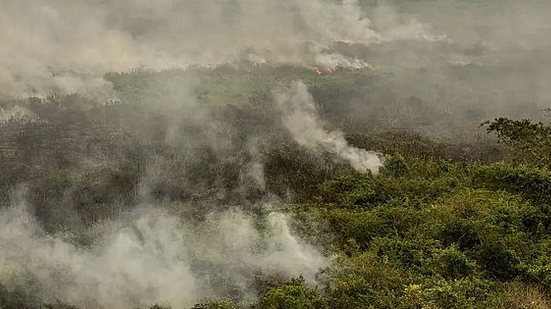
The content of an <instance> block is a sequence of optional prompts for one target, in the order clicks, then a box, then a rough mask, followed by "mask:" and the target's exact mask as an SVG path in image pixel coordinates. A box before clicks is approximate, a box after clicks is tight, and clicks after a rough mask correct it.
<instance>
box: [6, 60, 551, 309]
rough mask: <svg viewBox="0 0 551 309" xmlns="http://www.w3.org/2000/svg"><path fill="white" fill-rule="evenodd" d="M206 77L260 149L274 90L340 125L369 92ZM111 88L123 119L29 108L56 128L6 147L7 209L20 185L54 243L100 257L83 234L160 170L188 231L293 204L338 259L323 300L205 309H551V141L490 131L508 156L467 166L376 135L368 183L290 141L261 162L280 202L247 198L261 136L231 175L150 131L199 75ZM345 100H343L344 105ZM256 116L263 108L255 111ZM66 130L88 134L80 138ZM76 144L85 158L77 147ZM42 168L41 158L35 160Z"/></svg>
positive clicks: (307, 234) (89, 108)
mask: <svg viewBox="0 0 551 309" xmlns="http://www.w3.org/2000/svg"><path fill="white" fill-rule="evenodd" d="M197 70H198V71H199V73H201V74H199V75H194V76H195V77H194V78H195V79H196V80H195V82H198V84H199V85H200V86H198V87H197V88H196V89H195V91H196V93H194V94H193V95H194V96H197V97H198V98H199V102H200V103H201V104H209V103H212V102H219V101H222V100H229V102H226V103H227V104H225V105H224V106H222V107H221V111H220V113H219V114H215V116H220V115H224V117H227V118H223V117H222V120H223V121H225V122H226V123H227V124H228V127H229V128H230V129H228V131H231V128H235V127H240V128H246V129H247V130H245V131H247V132H254V133H256V134H264V133H265V132H267V131H269V130H268V129H266V127H264V126H263V125H266V126H270V127H269V129H270V130H274V131H277V130H276V129H273V126H272V123H271V122H270V121H266V119H268V118H267V115H268V114H270V113H271V112H272V111H270V110H266V111H263V110H262V109H263V107H261V106H259V105H257V104H256V102H262V104H267V101H269V100H270V99H269V98H270V94H269V92H270V91H271V89H273V87H274V86H277V85H279V84H284V83H285V82H286V81H288V80H292V79H299V78H300V79H305V82H306V83H307V84H308V85H309V86H311V87H312V92H313V94H314V96H315V97H316V99H318V98H321V100H320V101H321V104H322V113H323V112H324V111H327V112H328V113H330V108H331V107H332V106H333V107H334V105H332V104H331V102H333V101H339V100H342V99H343V96H346V97H348V96H350V95H351V93H352V94H353V93H354V91H353V89H355V88H356V87H357V85H359V84H364V83H365V79H366V78H368V74H367V73H366V72H361V71H345V72H340V73H339V72H337V73H335V75H334V76H315V75H313V74H312V73H311V72H309V71H308V70H306V69H302V68H294V67H282V68H259V69H257V70H253V71H252V72H249V73H244V72H239V71H236V70H235V69H232V68H220V69H218V70H219V71H217V72H216V73H217V74H211V73H210V72H208V71H205V72H201V70H202V69H197ZM263 70H269V71H270V74H271V75H270V74H267V73H266V72H265V71H263ZM237 73H239V74H241V75H242V76H241V75H240V76H239V78H237V77H235V74H237ZM197 76H199V77H197ZM229 76H231V78H230V77H229ZM267 76H270V78H268V77H267ZM106 78H107V79H109V80H111V81H112V82H113V84H114V86H115V90H117V91H119V92H121V94H122V95H121V102H120V103H119V104H114V105H113V106H103V107H100V106H98V105H95V104H93V103H92V102H89V101H87V100H86V99H83V98H80V97H78V96H68V97H52V98H48V99H44V100H39V99H30V100H27V101H25V102H19V104H22V105H24V106H25V107H26V108H28V109H29V110H31V111H32V112H33V113H35V114H37V115H39V117H40V119H42V120H43V121H44V122H41V123H34V122H26V123H24V124H14V123H15V121H14V122H11V123H8V124H3V128H4V129H5V130H4V131H3V133H2V134H3V136H4V138H5V140H9V141H10V142H11V141H14V142H13V143H14V146H13V147H14V151H15V153H16V154H17V155H13V154H10V153H9V152H8V151H3V152H2V156H3V159H4V160H3V161H2V162H0V164H1V165H2V171H3V173H2V175H0V180H1V182H0V189H1V190H2V192H3V193H4V195H3V196H7V195H8V192H9V190H11V185H12V184H14V183H25V184H26V186H27V190H28V194H29V196H30V201H29V202H30V203H31V204H32V205H40V206H41V207H35V212H36V215H37V216H38V217H40V219H41V223H42V224H43V225H44V227H45V229H46V230H47V231H52V232H57V231H59V230H62V231H64V232H74V233H76V234H77V235H78V237H77V239H76V240H75V242H76V243H78V244H80V245H87V244H88V243H89V242H90V239H89V237H90V235H87V234H86V233H80V232H79V231H80V230H81V229H82V226H90V225H92V224H94V223H96V222H101V221H102V220H106V219H109V218H112V217H115V216H116V215H117V214H118V213H120V212H121V211H123V210H124V209H126V208H131V207H133V206H134V202H135V201H136V200H137V199H138V198H140V196H139V195H140V194H141V193H140V181H141V176H142V173H143V171H144V170H146V167H147V165H148V164H150V162H152V161H153V160H154V161H155V164H156V165H155V167H156V169H157V174H158V176H157V177H152V178H151V180H150V183H148V185H149V186H150V188H151V192H150V195H151V196H149V197H148V198H150V199H152V200H156V201H162V202H163V203H165V204H169V205H173V204H171V203H173V202H174V203H176V204H177V203H178V202H179V203H187V204H186V205H190V208H189V209H187V210H185V211H187V213H186V215H188V216H189V217H192V218H199V219H200V218H201V217H202V216H204V215H205V213H207V212H208V211H212V210H216V208H217V207H222V205H227V204H232V203H241V202H242V201H247V202H248V203H250V204H245V205H254V204H255V202H257V201H260V200H262V198H263V196H264V194H265V193H266V192H269V193H270V194H274V195H277V196H279V197H281V198H282V199H284V200H285V201H286V202H287V207H286V209H285V211H287V212H288V213H289V214H290V216H291V217H292V218H293V219H294V220H293V228H294V230H295V231H297V232H298V233H299V234H300V235H301V236H303V237H304V238H306V239H308V240H310V241H311V242H313V243H314V244H316V245H317V246H319V247H320V248H322V249H323V250H324V251H325V252H326V253H327V255H328V256H329V257H330V258H329V260H330V262H331V263H330V265H328V267H327V269H324V270H323V271H322V272H321V274H320V280H319V282H318V284H317V286H316V285H312V284H311V283H307V282H305V281H304V279H302V278H300V277H299V278H296V279H292V280H290V281H288V282H281V280H271V278H262V279H259V280H258V281H259V282H260V283H259V284H258V285H259V287H258V291H257V292H258V299H257V301H256V303H253V304H248V303H247V304H243V303H242V302H241V299H239V297H233V298H232V295H229V296H228V298H227V299H224V300H220V301H217V300H212V301H206V302H204V303H201V304H197V305H196V306H195V307H194V308H196V309H202V308H204V309H214V308H216V309H228V308H241V307H245V308H247V307H252V308H282V309H283V308H297V309H306V308H403V309H406V308H412V309H413V308H419V309H421V308H519V309H520V308H550V307H551V289H550V287H551V169H550V168H551V161H550V160H551V156H550V154H551V128H550V127H549V126H548V125H545V124H543V123H538V124H534V123H532V122H530V121H528V120H524V121H513V120H510V119H506V118H499V119H496V120H495V121H493V122H490V123H487V124H488V126H487V128H488V130H489V132H490V133H496V135H497V138H498V139H499V141H500V142H501V143H500V144H496V143H494V142H492V141H485V142H481V143H478V144H477V143H471V144H468V146H469V147H470V148H469V150H466V151H465V150H463V151H460V150H459V148H458V145H457V144H453V143H445V142H435V141H431V140H430V139H427V138H424V137H422V136H421V135H419V134H417V133H412V132H411V131H409V130H407V128H406V129H404V130H382V131H379V132H375V131H371V129H369V128H362V126H361V125H360V124H357V123H355V124H354V125H351V126H350V127H349V128H348V130H346V132H345V133H346V134H347V138H348V140H349V141H350V142H351V143H352V144H354V145H355V146H358V147H363V148H366V149H373V150H377V151H381V152H382V153H385V154H387V156H386V160H385V166H384V168H382V170H381V171H380V173H379V174H377V175H372V174H360V173H357V172H355V171H353V170H352V169H351V168H350V167H348V166H346V165H345V164H344V163H342V162H339V161H335V160H334V158H331V157H329V156H328V155H327V156H326V155H325V154H318V153H311V152H309V151H307V150H304V149H302V148H301V147H299V146H298V145H297V144H296V143H293V142H291V141H289V140H288V139H286V138H285V137H286V136H285V133H283V131H277V132H276V133H273V135H269V136H268V135H266V136H268V137H267V138H266V139H265V140H266V142H265V143H263V144H262V145H261V146H260V147H259V148H260V149H259V152H260V155H261V157H262V160H263V164H264V177H265V185H266V188H263V189H262V188H259V187H254V186H247V187H246V189H243V187H244V186H243V185H242V183H241V182H240V179H241V178H240V177H241V174H240V173H241V168H242V166H243V165H245V164H247V163H249V162H250V161H251V160H252V159H251V158H250V154H248V153H247V152H246V151H238V150H241V149H244V148H245V146H244V145H245V141H246V140H247V136H245V137H244V136H241V135H238V136H233V135H232V136H223V137H224V138H231V139H232V143H233V146H234V147H235V149H237V150H236V151H235V153H234V154H233V155H230V156H228V157H226V158H224V159H222V158H220V157H219V156H217V155H216V154H215V153H213V151H212V150H211V149H209V148H208V147H205V146H204V145H199V146H197V147H196V148H194V149H192V150H189V149H184V150H182V149H183V147H182V145H180V144H177V143H176V144H171V143H165V144H163V143H161V142H158V141H166V140H167V138H166V136H164V135H163V133H162V132H161V130H160V129H159V128H160V126H159V123H164V122H166V120H167V118H168V117H167V116H166V114H163V113H159V114H148V116H147V117H146V116H144V115H143V113H142V112H143V111H144V109H139V108H137V107H136V106H140V105H144V104H145V102H148V100H153V101H154V102H163V100H165V99H166V100H172V99H173V97H165V95H166V93H170V92H171V91H172V90H173V88H177V87H176V86H177V85H178V83H182V82H186V83H187V82H188V77H187V76H185V74H183V73H181V72H180V73H178V72H170V71H169V72H163V73H150V72H134V73H128V74H110V75H108V76H107V77H106ZM253 81H254V83H253ZM252 84H254V85H255V86H254V87H250V86H251V85H252ZM159 87H160V88H159ZM163 87H164V88H163ZM243 88H247V89H249V90H248V92H243V91H241V89H243ZM151 89H156V90H155V91H153V90H151ZM335 89H340V92H338V93H337V94H334V95H333V96H332V95H330V93H331V91H333V90H335ZM182 95H184V94H182ZM185 95H188V94H185ZM243 102H248V103H250V104H249V105H250V106H248V107H243V106H242V105H239V104H241V103H243ZM13 104H15V103H14V102H5V103H4V106H5V107H9V106H10V105H13ZM245 105H247V104H245ZM251 106H252V107H251ZM106 109H107V112H105V110H106ZM145 110H147V109H145ZM228 115H229V116H228ZM232 115H233V116H232ZM336 118H338V117H336ZM244 119H245V120H246V121H244ZM332 120H333V121H334V122H332V124H333V125H338V124H339V121H340V120H339V119H332ZM244 122H246V123H244ZM17 125H20V127H18V126H17ZM8 128H11V129H10V130H12V131H9V130H8ZM60 128H74V131H78V132H80V133H79V134H77V135H76V137H75V136H72V135H70V133H67V131H63V130H60ZM360 128H362V130H360ZM69 131H70V130H69ZM10 132H11V133H10ZM82 132H84V133H82ZM44 135H47V136H48V138H49V139H48V140H45V139H43V136H44ZM76 138H78V139H79V141H80V143H79V144H78V145H74V144H71V143H70V141H71V139H76ZM182 139H185V136H184V137H183V138H182ZM68 140H69V144H66V143H67V141H68ZM64 143H65V144H64ZM67 145H70V146H71V145H72V146H71V147H67ZM79 147H80V148H79ZM31 148H32V149H31ZM235 149H234V150H235ZM37 152H39V153H40V156H37V157H32V158H31V157H30V155H29V156H26V155H28V154H30V153H37ZM106 157H107V158H109V161H108V162H109V164H102V165H101V168H98V166H97V165H96V164H95V163H94V162H96V161H97V160H99V158H106ZM83 162H84V163H83ZM221 192H223V193H224V194H221ZM114 204H116V205H117V207H116V208H115V207H113V205H114ZM177 205H181V204H177ZM196 205H197V207H194V206H196ZM205 205H208V207H207V206H205ZM244 208H246V206H244ZM250 208H252V210H251V212H254V211H257V210H258V209H254V206H250ZM68 209H70V210H71V211H75V212H76V213H77V214H78V218H79V219H78V220H77V221H71V220H72V219H71V218H72V217H70V216H65V215H64V214H66V213H69V211H68ZM71 213H72V212H71ZM60 226H62V228H60ZM297 275H298V274H297ZM24 294H25V293H23V292H20V291H13V290H10V289H8V288H7V287H4V286H2V285H0V308H1V307H6V308H9V307H18V306H19V307H26V306H25V303H24V302H18V300H20V299H25V297H27V298H28V297H29V296H28V295H26V294H25V295H24ZM45 308H72V307H70V306H67V305H62V304H59V305H58V304H52V305H48V306H46V307H45ZM151 308H165V307H164V305H161V304H159V305H154V306H152V307H151Z"/></svg>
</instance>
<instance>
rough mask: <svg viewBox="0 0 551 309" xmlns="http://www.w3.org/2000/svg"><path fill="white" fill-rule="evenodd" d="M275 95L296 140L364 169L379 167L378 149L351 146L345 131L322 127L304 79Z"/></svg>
mask: <svg viewBox="0 0 551 309" xmlns="http://www.w3.org/2000/svg"><path fill="white" fill-rule="evenodd" d="M274 96H275V102H276V104H277V106H278V107H279V109H280V110H281V112H282V120H283V124H284V125H285V127H286V128H287V129H288V130H289V132H291V134H292V136H293V138H294V140H295V141H296V142H297V143H299V144H300V145H302V146H304V147H307V148H309V149H313V150H319V149H321V150H324V151H327V152H330V153H333V154H335V155H337V156H339V157H341V158H342V159H344V160H346V161H348V162H349V163H350V165H351V166H352V167H353V168H354V169H355V170H357V171H359V172H361V173H365V172H367V171H371V172H373V173H377V172H378V171H379V168H380V167H381V166H382V164H383V161H382V159H381V157H380V156H379V155H378V154H377V153H375V152H373V151H368V150H365V149H361V148H356V147H352V146H350V145H349V144H348V142H347V141H346V139H345V138H344V134H343V132H342V131H338V130H337V131H328V130H326V129H324V128H323V122H322V121H321V120H320V119H319V117H318V113H317V109H316V105H315V104H314V99H313V98H312V95H311V94H310V93H309V92H308V88H307V87H306V85H305V84H304V83H303V82H295V83H294V84H293V85H292V87H291V88H289V89H287V90H286V91H283V92H276V93H275V95H274Z"/></svg>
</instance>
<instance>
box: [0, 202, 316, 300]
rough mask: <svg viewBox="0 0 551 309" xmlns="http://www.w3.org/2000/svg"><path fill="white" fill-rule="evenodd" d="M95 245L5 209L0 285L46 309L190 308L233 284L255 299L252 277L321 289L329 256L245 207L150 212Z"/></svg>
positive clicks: (21, 206)
mask: <svg viewBox="0 0 551 309" xmlns="http://www.w3.org/2000/svg"><path fill="white" fill-rule="evenodd" d="M97 234H98V235H97V238H96V239H97V240H96V243H94V244H93V245H92V246H91V247H89V248H82V247H77V246H75V245H73V244H71V243H70V242H68V241H66V240H65V239H66V237H62V236H61V235H59V236H54V235H48V234H46V233H45V232H44V231H43V230H42V229H41V227H40V226H39V224H38V223H37V222H35V220H34V218H33V217H32V216H31V215H30V214H29V213H28V211H27V207H26V205H25V203H24V202H19V203H17V204H16V205H14V206H11V207H9V208H5V209H3V210H1V211H0V248H1V249H2V250H0V284H1V285H4V286H5V287H6V288H7V289H8V290H9V289H22V290H23V291H26V292H27V293H31V294H33V295H32V296H33V297H36V298H37V299H40V300H41V301H44V302H50V303H56V302H65V303H70V304H73V305H77V306H80V307H82V308H97V307H103V308H136V307H143V306H146V305H151V304H155V303H164V304H167V303H168V304H170V305H172V306H174V307H175V308H185V307H190V306H192V305H193V304H194V303H197V302H199V301H202V300H204V299H206V298H213V297H223V296H224V295H223V293H224V292H228V291H224V289H228V288H229V287H230V286H232V287H234V288H235V289H237V290H238V292H239V293H241V294H242V298H243V299H252V298H254V297H255V291H254V286H253V285H254V283H253V281H252V279H251V278H253V275H256V274H262V275H266V276H270V275H280V276H284V277H286V278H289V277H292V276H298V275H303V276H304V277H305V279H307V280H308V282H310V283H313V282H314V280H315V275H316V273H317V272H318V271H319V270H320V268H322V267H323V266H324V258H323V256H322V255H321V254H320V252H318V251H317V250H316V249H314V248H313V247H311V246H309V245H308V244H305V243H304V242H302V241H301V240H300V239H299V238H297V237H296V236H294V235H293V234H292V233H291V231H290V229H289V226H288V225H287V219H286V217H285V216H284V215H283V214H280V213H272V214H270V215H268V216H267V218H266V225H265V227H264V230H262V231H260V230H259V228H257V227H256V225H255V224H254V222H253V219H252V218H251V217H250V216H248V215H246V214H244V213H242V212H241V211H239V210H228V211H226V212H224V213H221V214H216V215H215V214H212V215H211V216H210V217H209V218H208V219H207V220H206V221H205V222H202V223H199V224H191V223H186V222H185V221H184V220H181V219H180V218H178V217H177V216H175V215H171V214H169V213H167V212H166V211H163V210H159V209H153V208H151V207H144V208H142V209H141V210H137V211H136V212H135V213H134V214H133V216H132V217H131V218H129V219H128V220H126V221H119V222H107V223H105V224H104V225H103V226H102V227H101V228H98V232H97Z"/></svg>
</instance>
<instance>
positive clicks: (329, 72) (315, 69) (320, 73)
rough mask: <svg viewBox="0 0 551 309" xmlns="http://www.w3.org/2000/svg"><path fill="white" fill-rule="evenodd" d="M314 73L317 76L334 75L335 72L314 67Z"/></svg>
mask: <svg viewBox="0 0 551 309" xmlns="http://www.w3.org/2000/svg"><path fill="white" fill-rule="evenodd" d="M314 73H316V74H317V75H329V74H332V73H333V70H331V69H330V68H325V67H322V66H318V65H316V66H314Z"/></svg>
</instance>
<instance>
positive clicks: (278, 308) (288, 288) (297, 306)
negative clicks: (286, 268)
mask: <svg viewBox="0 0 551 309" xmlns="http://www.w3.org/2000/svg"><path fill="white" fill-rule="evenodd" d="M256 307H257V308H262V309H264V308H265V309H317V308H325V304H324V299H323V297H322V296H321V295H320V294H319V293H317V292H316V291H314V290H312V289H310V288H308V287H306V286H304V285H303V282H302V280H297V281H292V282H291V283H289V284H285V285H281V286H278V287H275V288H272V289H270V290H268V291H267V292H266V293H265V294H264V295H263V296H262V297H261V298H260V300H259V301H258V305H257V306H256Z"/></svg>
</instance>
